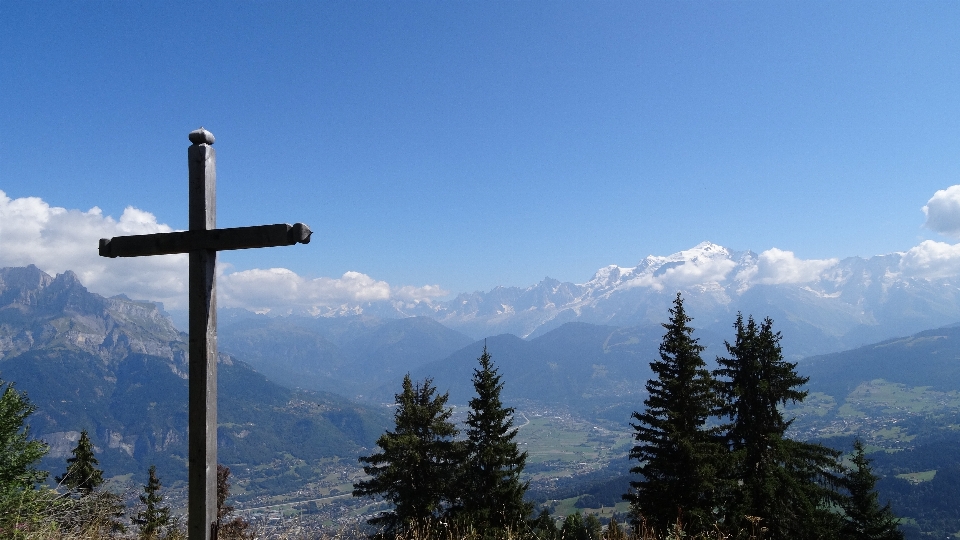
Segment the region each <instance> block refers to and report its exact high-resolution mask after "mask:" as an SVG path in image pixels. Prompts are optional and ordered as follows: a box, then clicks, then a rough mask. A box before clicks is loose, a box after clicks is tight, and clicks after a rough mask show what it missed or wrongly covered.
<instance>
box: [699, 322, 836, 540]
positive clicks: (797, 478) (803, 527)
mask: <svg viewBox="0 0 960 540" xmlns="http://www.w3.org/2000/svg"><path fill="white" fill-rule="evenodd" d="M734 328H735V329H736V338H735V340H734V343H733V344H730V343H729V342H728V343H727V344H726V347H727V352H728V354H729V358H718V359H717V363H718V364H719V366H720V367H719V369H718V370H717V371H716V372H715V376H716V377H717V378H718V379H720V381H721V382H720V383H719V393H720V395H721V398H722V403H723V404H722V407H721V414H722V415H723V416H725V417H727V418H728V419H729V423H728V424H727V425H726V426H725V429H726V436H727V442H728V444H729V448H730V450H731V454H730V460H729V462H728V464H729V468H728V470H727V473H728V475H729V479H730V480H731V483H730V484H728V485H729V486H736V487H735V488H733V489H732V490H731V493H730V494H729V498H728V500H727V501H726V512H725V513H726V515H725V516H724V518H725V519H726V521H727V522H728V523H729V524H730V525H731V526H732V527H734V528H743V529H748V528H749V527H750V524H748V522H747V516H752V517H753V518H759V519H760V526H762V527H766V528H767V531H768V536H769V537H772V538H796V539H802V538H828V537H831V536H832V535H834V534H835V533H836V531H837V529H838V528H839V524H838V517H837V514H836V513H835V512H832V511H831V510H830V509H829V506H830V505H831V504H833V503H834V502H835V501H836V499H837V494H836V492H835V490H834V489H833V488H834V487H835V485H836V483H837V481H838V478H837V476H836V474H835V472H836V471H837V469H838V463H837V458H838V457H839V455H840V453H839V452H836V451H834V450H831V449H829V448H826V447H824V446H821V445H818V444H810V443H805V442H799V441H794V440H791V439H789V438H787V437H786V431H787V429H788V428H789V427H790V424H791V423H792V420H786V419H785V418H784V416H783V413H782V410H781V407H782V406H783V405H785V404H787V403H788V402H793V403H797V402H801V401H803V399H804V398H805V397H806V395H807V393H806V392H805V391H803V390H800V387H801V386H802V385H804V384H806V382H807V378H806V377H801V376H800V375H798V374H797V372H796V364H793V363H790V362H787V361H785V360H784V359H783V353H782V352H781V349H780V339H781V336H780V333H779V332H774V331H773V321H772V320H770V319H769V318H767V319H765V320H764V321H763V323H762V324H759V325H758V324H757V323H756V322H754V320H753V318H752V317H750V318H749V319H748V320H747V322H746V323H744V321H743V316H742V315H739V314H738V315H737V320H736V322H735V323H734Z"/></svg>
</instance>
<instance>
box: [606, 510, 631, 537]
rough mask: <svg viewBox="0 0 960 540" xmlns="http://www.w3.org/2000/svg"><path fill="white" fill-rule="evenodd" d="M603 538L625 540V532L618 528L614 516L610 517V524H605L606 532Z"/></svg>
mask: <svg viewBox="0 0 960 540" xmlns="http://www.w3.org/2000/svg"><path fill="white" fill-rule="evenodd" d="M603 537H604V538H606V540H627V531H625V530H624V529H623V528H622V527H620V523H619V522H618V521H617V516H616V515H614V516H611V517H610V523H608V524H607V531H606V534H604V535H603Z"/></svg>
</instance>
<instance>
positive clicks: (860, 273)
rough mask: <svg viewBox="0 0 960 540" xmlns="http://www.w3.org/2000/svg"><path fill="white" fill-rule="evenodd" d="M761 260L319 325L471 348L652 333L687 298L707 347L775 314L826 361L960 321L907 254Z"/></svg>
mask: <svg viewBox="0 0 960 540" xmlns="http://www.w3.org/2000/svg"><path fill="white" fill-rule="evenodd" d="M772 251H773V253H770V252H765V253H763V254H759V255H758V254H757V253H754V252H752V251H732V250H730V249H727V248H725V247H723V246H719V245H716V244H713V243H710V242H703V243H701V244H699V245H697V246H695V247H693V248H691V249H687V250H683V251H680V252H678V253H674V254H672V255H669V256H653V255H651V256H648V257H645V258H644V259H642V260H641V261H640V262H639V263H637V265H636V266H633V267H620V266H616V265H611V266H607V267H605V268H601V269H599V270H598V271H597V272H596V273H595V274H594V275H593V277H592V278H590V279H589V280H587V281H586V282H584V283H580V284H576V283H570V282H560V281H557V280H555V279H551V278H545V279H544V280H542V281H541V282H539V283H537V284H535V285H531V286H528V287H496V288H494V289H492V290H490V291H487V292H473V293H463V294H459V295H457V296H456V297H454V298H452V299H449V300H446V301H432V300H421V301H416V302H413V301H399V300H396V301H391V302H378V303H364V304H357V305H341V306H336V307H328V308H325V309H321V310H320V312H319V314H318V316H319V317H323V318H337V317H354V316H357V315H358V314H362V315H367V316H374V317H377V318H380V319H395V318H402V317H411V316H420V317H428V318H431V319H434V320H436V321H437V322H440V323H442V324H443V325H444V326H446V327H447V328H450V329H452V330H456V331H458V332H461V333H463V334H466V335H468V336H470V337H472V338H474V339H481V338H483V337H486V336H492V335H499V334H513V335H515V336H518V337H520V338H530V337H536V336H539V335H543V334H545V333H547V332H549V331H550V330H553V329H555V328H557V327H559V326H560V325H562V324H564V323H567V322H586V323H591V324H599V325H609V326H617V327H632V326H644V325H656V324H659V323H660V322H662V321H663V320H664V318H665V317H666V313H667V308H668V307H669V305H670V302H672V300H673V298H674V295H676V293H677V292H682V293H683V296H684V299H685V305H686V306H687V308H688V309H687V311H688V312H689V313H690V314H691V315H692V316H693V317H694V323H693V324H694V326H695V327H696V328H697V329H698V330H702V331H705V332H707V333H708V334H709V335H710V337H709V338H708V339H710V340H712V341H711V344H712V345H713V346H714V347H721V346H722V344H723V340H724V339H727V338H728V336H729V334H730V329H731V326H732V324H733V321H734V319H735V318H736V314H737V312H742V313H743V314H744V315H750V314H752V315H754V316H756V317H758V318H763V317H768V316H769V317H771V318H772V319H773V320H774V321H775V323H776V325H777V327H778V328H779V329H780V331H781V332H782V333H783V335H784V338H785V339H784V351H785V354H786V355H787V357H789V358H793V359H799V358H802V357H805V356H811V355H817V354H825V353H830V352H836V351H840V350H845V349H850V348H854V347H858V346H860V345H865V344H868V343H873V342H876V341H880V340H883V339H887V338H891V337H896V336H902V335H907V334H911V333H913V332H918V331H921V330H925V329H929V328H935V327H939V326H944V325H947V324H952V323H955V322H958V321H960V277H957V276H947V277H919V276H918V275H917V274H916V273H915V272H912V271H911V270H910V264H909V261H908V260H907V257H906V255H905V254H903V253H893V254H888V255H879V256H875V257H870V258H866V259H865V258H861V257H850V258H846V259H843V260H826V261H800V260H797V259H794V258H792V254H790V253H788V252H780V251H777V250H772Z"/></svg>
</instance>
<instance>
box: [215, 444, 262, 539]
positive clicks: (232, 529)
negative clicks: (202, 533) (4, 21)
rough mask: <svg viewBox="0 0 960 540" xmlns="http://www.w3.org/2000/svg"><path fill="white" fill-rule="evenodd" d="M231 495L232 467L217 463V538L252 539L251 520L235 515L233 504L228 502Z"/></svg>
mask: <svg viewBox="0 0 960 540" xmlns="http://www.w3.org/2000/svg"><path fill="white" fill-rule="evenodd" d="M228 497H230V467H227V466H225V465H221V464H219V463H217V521H216V524H215V526H216V530H217V535H216V538H217V539H218V540H250V539H252V538H253V531H252V530H250V522H249V521H247V520H245V519H243V518H242V517H240V516H234V517H233V518H231V515H232V514H233V510H234V508H233V506H231V505H229V504H227V498H228Z"/></svg>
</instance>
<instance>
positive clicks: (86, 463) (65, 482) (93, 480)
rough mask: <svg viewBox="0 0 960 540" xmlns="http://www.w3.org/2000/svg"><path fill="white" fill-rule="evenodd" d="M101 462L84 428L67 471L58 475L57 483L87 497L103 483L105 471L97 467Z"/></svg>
mask: <svg viewBox="0 0 960 540" xmlns="http://www.w3.org/2000/svg"><path fill="white" fill-rule="evenodd" d="M99 464H100V462H99V461H97V458H96V456H94V455H93V443H92V442H90V437H89V436H88V435H87V430H83V431H81V432H80V440H79V441H77V446H76V447H75V448H74V449H73V457H72V458H69V459H67V472H65V473H63V476H58V477H56V480H57V483H58V484H60V485H61V486H65V487H66V488H67V489H69V490H71V491H75V492H77V493H79V494H80V496H81V497H85V496H87V495H89V494H90V493H92V492H93V490H94V489H96V488H98V487H100V485H102V484H103V471H102V470H100V469H98V468H97V465H99Z"/></svg>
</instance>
